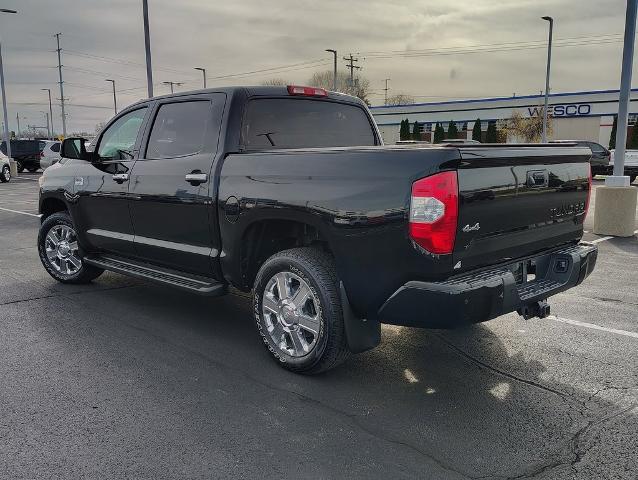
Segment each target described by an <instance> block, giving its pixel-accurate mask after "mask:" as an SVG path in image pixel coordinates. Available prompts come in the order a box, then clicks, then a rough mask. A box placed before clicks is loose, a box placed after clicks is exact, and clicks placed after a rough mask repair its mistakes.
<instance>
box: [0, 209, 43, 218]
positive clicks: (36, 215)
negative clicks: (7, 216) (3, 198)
mask: <svg viewBox="0 0 638 480" xmlns="http://www.w3.org/2000/svg"><path fill="white" fill-rule="evenodd" d="M0 210H4V211H5V212H11V213H19V214H20V215H29V216H30V217H38V218H40V217H41V215H38V214H35V213H29V212H21V211H20V210H11V209H10V208H2V207H0Z"/></svg>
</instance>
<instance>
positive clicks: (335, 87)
mask: <svg viewBox="0 0 638 480" xmlns="http://www.w3.org/2000/svg"><path fill="white" fill-rule="evenodd" d="M326 52H331V53H332V55H334V71H333V73H332V91H334V92H336V91H337V51H336V50H333V49H332V48H327V49H326Z"/></svg>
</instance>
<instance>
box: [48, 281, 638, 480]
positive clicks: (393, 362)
mask: <svg viewBox="0 0 638 480" xmlns="http://www.w3.org/2000/svg"><path fill="white" fill-rule="evenodd" d="M101 281H104V280H101ZM99 283H100V281H98V282H96V284H99ZM96 305H98V308H95V306H96ZM99 305H102V306H103V308H102V307H99ZM90 307H92V308H93V310H92V314H91V316H90V317H85V319H84V321H83V323H82V324H81V326H80V325H79V324H78V322H77V321H70V320H66V318H69V317H68V315H69V312H67V315H64V314H63V315H62V316H61V317H62V318H58V319H57V320H58V321H57V322H56V324H55V325H53V324H51V323H50V320H46V321H44V320H43V321H44V324H45V327H47V329H51V331H52V332H55V333H56V336H57V337H58V340H59V341H60V342H67V347H68V348H70V349H75V350H76V351H77V350H79V351H80V352H83V354H84V356H85V359H86V361H87V362H102V363H105V362H106V364H108V365H110V366H111V368H113V369H114V372H115V375H116V379H117V378H118V377H121V378H130V377H131V375H133V374H132V373H131V372H132V371H133V372H135V373H134V375H137V378H138V380H137V381H138V385H137V388H141V389H142V390H144V391H145V392H147V394H148V395H149V396H150V397H151V398H152V399H153V402H152V403H159V404H162V402H163V401H164V399H163V398H161V397H162V395H163V393H162V391H161V390H159V389H158V387H157V384H158V383H159V384H161V385H164V388H167V389H168V390H170V392H171V396H172V398H173V401H174V402H177V404H178V405H181V406H183V405H189V404H191V403H192V402H193V401H194V399H198V400H197V401H198V402H199V403H198V407H197V408H198V411H197V412H193V413H192V415H193V416H194V417H195V418H194V419H191V420H190V421H189V423H188V427H187V428H186V431H182V432H181V433H180V434H181V435H186V436H188V435H192V436H195V437H200V436H202V435H204V436H205V433H204V432H205V431H206V430H207V429H210V428H213V425H212V424H211V422H213V420H211V419H214V418H219V417H220V416H222V417H227V421H228V422H230V423H233V424H234V422H235V420H234V419H233V418H234V416H235V415H243V416H245V417H246V418H244V420H243V421H242V425H243V426H244V428H248V429H249V432H250V433H246V435H249V436H250V438H256V439H262V440H265V441H269V439H270V438H271V437H272V436H273V435H274V436H275V437H276V438H277V439H278V440H277V441H278V442H280V444H279V445H278V446H277V447H272V448H273V449H274V450H273V452H274V454H275V455H279V453H281V449H283V450H285V449H286V448H292V449H294V448H297V447H296V446H295V445H297V444H296V442H297V440H298V438H299V436H300V435H301V436H302V437H303V439H304V442H306V444H307V447H308V448H310V449H313V448H314V449H317V451H324V450H326V449H327V450H328V452H329V453H330V455H332V457H330V460H329V461H328V460H326V462H324V464H322V463H321V462H320V463H319V464H317V465H315V466H314V467H311V472H314V473H315V474H316V475H318V476H324V477H334V476H339V475H343V474H344V473H346V472H347V473H349V476H350V477H351V478H355V477H368V476H370V475H372V476H381V477H386V478H389V477H393V478H398V477H420V478H514V477H516V478H518V477H519V476H524V477H531V476H538V478H590V477H591V478H602V477H604V476H606V475H609V474H610V471H612V470H613V471H614V474H616V475H618V478H631V476H630V472H631V471H632V469H635V468H636V465H635V458H634V452H635V451H636V448H638V441H637V440H636V436H635V435H632V434H631V432H632V431H633V432H634V433H635V429H636V416H635V415H633V414H632V410H633V409H635V407H636V405H635V404H631V403H627V402H625V403H623V402H619V403H616V402H608V401H606V400H604V399H603V396H602V395H601V396H597V395H596V394H594V393H593V392H585V391H583V390H579V389H578V388H575V387H572V386H569V385H564V384H561V383H559V382H557V381H555V380H554V379H553V376H552V372H551V371H549V369H548V367H546V366H545V365H544V364H543V363H541V362H539V361H536V360H534V359H530V358H526V357H525V356H524V355H523V353H521V352H516V351H512V350H511V347H508V345H506V344H505V343H504V341H503V339H501V338H499V336H497V335H495V334H494V333H493V332H492V331H491V330H490V329H489V328H488V327H487V326H485V325H477V326H473V327H469V328H465V329H462V330H455V331H433V330H430V331H428V330H419V329H412V328H403V327H384V328H383V339H382V343H381V345H380V346H379V347H378V348H377V349H375V350H372V351H370V352H366V353H364V354H360V355H357V356H354V357H352V358H351V359H350V360H349V361H348V362H347V363H346V364H345V365H343V366H341V367H339V368H337V369H335V370H333V371H331V372H328V373H326V374H323V375H319V376H316V377H305V376H300V375H295V374H292V373H289V372H287V371H285V370H283V369H281V368H279V367H278V366H277V365H276V364H275V362H274V361H272V360H270V359H269V354H268V353H267V352H266V351H265V349H264V348H263V346H262V345H260V343H261V340H260V339H259V337H258V335H257V332H256V329H255V326H254V320H253V317H252V311H251V304H250V301H249V300H248V299H247V298H245V297H241V296H238V295H229V296H227V297H223V298H217V299H210V298H205V297H197V296H193V295H190V294H183V293H181V292H177V291H172V290H167V289H164V288H160V287H155V286H146V285H141V286H139V285H138V286H132V287H130V288H122V289H113V290H103V291H95V292H93V293H90V292H89V293H83V294H82V295H75V296H74V301H73V305H72V309H73V310H78V311H79V312H86V311H87V309H88V308H90ZM68 329H74V335H73V336H72V337H69V336H68V335H66V334H65V332H66V331H67V330H68ZM69 338H72V340H69ZM189 378H197V379H198V380H197V382H196V383H195V384H192V385H191V384H189V385H188V386H187V387H185V386H184V382H186V380H185V379H189ZM115 381H117V380H115ZM187 383H188V382H187ZM105 388H106V387H105ZM202 401H204V404H202ZM247 412H248V413H247ZM291 412H292V413H293V414H299V415H301V416H303V418H304V419H305V422H303V423H302V425H299V424H297V423H296V422H290V415H291ZM263 418H268V422H266V423H264V421H263ZM197 419H199V420H200V421H199V422H198V421H197ZM139 421H142V420H139ZM145 421H146V422H150V426H149V424H147V425H146V426H145V428H150V429H151V430H152V429H153V428H154V427H153V426H152V425H153V422H155V421H157V418H156V417H154V416H153V415H150V416H149V417H147V418H146V420H145ZM157 428H160V427H159V426H158V427H157ZM216 428H220V427H219V426H217V427H216ZM246 442H248V443H250V440H246ZM244 447H245V448H248V445H244ZM207 448H208V449H209V450H210V451H212V452H215V451H216V449H217V448H221V447H219V445H217V444H215V443H213V444H211V445H208V446H207ZM353 449H358V450H357V451H356V453H355V452H354V451H353ZM610 452H614V453H613V454H611V453H610ZM209 453H210V452H209ZM211 454H212V453H211ZM610 455H611V456H613V462H612V463H613V465H610V463H608V462H609V461H610V459H609V458H608V457H609V456H610ZM601 458H604V459H606V460H605V463H604V464H603V463H601V461H600V460H601ZM278 461H281V460H278ZM289 461H290V462H292V461H293V460H292V459H290V460H284V461H283V463H284V465H285V464H287V462H289ZM370 469H371V470H370ZM633 471H634V472H635V470H633ZM398 473H400V475H399V474H398ZM373 474H374V475H373Z"/></svg>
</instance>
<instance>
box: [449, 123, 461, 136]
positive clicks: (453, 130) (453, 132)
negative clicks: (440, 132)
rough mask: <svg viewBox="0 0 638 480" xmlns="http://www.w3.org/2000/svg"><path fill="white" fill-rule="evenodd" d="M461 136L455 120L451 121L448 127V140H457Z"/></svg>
mask: <svg viewBox="0 0 638 480" xmlns="http://www.w3.org/2000/svg"><path fill="white" fill-rule="evenodd" d="M458 136H459V129H458V128H457V126H456V123H454V120H452V121H450V123H449V124H448V127H447V138H456V137H458Z"/></svg>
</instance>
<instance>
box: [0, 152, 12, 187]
mask: <svg viewBox="0 0 638 480" xmlns="http://www.w3.org/2000/svg"><path fill="white" fill-rule="evenodd" d="M9 180H11V165H9V157H7V156H6V155H5V154H4V153H0V182H2V183H6V182H8V181H9Z"/></svg>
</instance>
